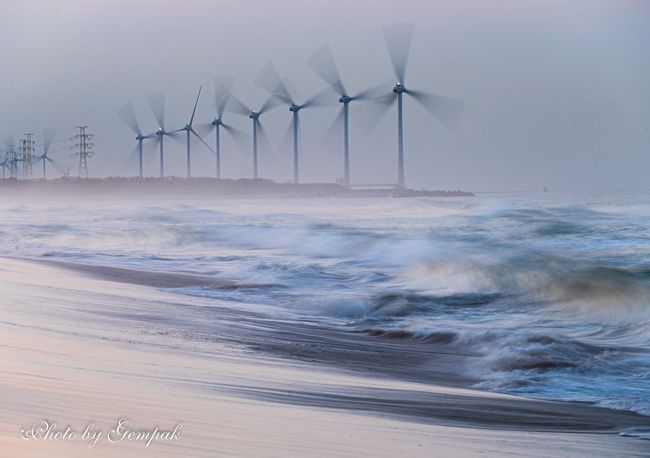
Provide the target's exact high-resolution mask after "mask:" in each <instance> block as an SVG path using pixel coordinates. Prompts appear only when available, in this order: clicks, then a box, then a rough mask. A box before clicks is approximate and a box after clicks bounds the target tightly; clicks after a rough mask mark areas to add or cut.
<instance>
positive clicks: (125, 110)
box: [117, 102, 142, 136]
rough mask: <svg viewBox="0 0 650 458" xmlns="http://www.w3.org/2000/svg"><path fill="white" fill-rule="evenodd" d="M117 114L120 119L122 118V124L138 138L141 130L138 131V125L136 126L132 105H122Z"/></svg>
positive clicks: (136, 121)
mask: <svg viewBox="0 0 650 458" xmlns="http://www.w3.org/2000/svg"><path fill="white" fill-rule="evenodd" d="M117 114H118V115H119V116H120V118H122V121H124V124H126V125H127V126H129V128H130V129H131V130H132V131H133V133H134V134H136V135H138V136H139V135H142V130H140V125H139V124H138V119H137V117H136V115H135V110H134V109H133V103H131V102H129V103H127V104H126V105H124V106H123V107H122V108H120V110H119V111H118V112H117Z"/></svg>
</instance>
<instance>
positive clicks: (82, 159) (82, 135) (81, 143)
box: [72, 126, 95, 178]
mask: <svg viewBox="0 0 650 458" xmlns="http://www.w3.org/2000/svg"><path fill="white" fill-rule="evenodd" d="M87 128H88V126H77V129H79V133H78V134H77V135H75V136H74V137H72V138H73V139H74V140H76V142H77V143H75V145H74V148H75V149H77V148H78V149H79V152H78V153H77V154H78V155H79V178H88V158H89V157H92V155H93V152H92V151H91V150H92V148H93V146H95V144H94V143H91V142H90V140H92V138H93V137H94V135H93V134H87V133H86V129H87Z"/></svg>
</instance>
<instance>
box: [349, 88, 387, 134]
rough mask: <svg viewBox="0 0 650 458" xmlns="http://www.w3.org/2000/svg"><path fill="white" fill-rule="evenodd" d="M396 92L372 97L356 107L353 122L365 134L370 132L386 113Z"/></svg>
mask: <svg viewBox="0 0 650 458" xmlns="http://www.w3.org/2000/svg"><path fill="white" fill-rule="evenodd" d="M395 97H396V94H394V93H390V94H387V95H385V96H383V97H380V98H377V99H372V100H371V101H369V102H368V103H364V104H360V105H359V106H358V107H357V110H358V111H359V113H358V116H353V119H354V122H355V124H357V126H358V127H359V129H360V130H361V131H362V132H363V133H364V134H366V135H368V134H369V133H371V132H372V131H373V130H374V129H375V127H377V124H379V121H381V120H382V118H383V117H384V116H385V115H386V113H387V112H388V110H389V109H390V107H391V106H392V105H393V102H394V101H395Z"/></svg>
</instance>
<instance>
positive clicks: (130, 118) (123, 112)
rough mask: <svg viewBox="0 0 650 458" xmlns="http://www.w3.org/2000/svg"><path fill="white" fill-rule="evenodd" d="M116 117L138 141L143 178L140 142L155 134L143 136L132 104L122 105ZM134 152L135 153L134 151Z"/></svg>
mask: <svg viewBox="0 0 650 458" xmlns="http://www.w3.org/2000/svg"><path fill="white" fill-rule="evenodd" d="M118 115H119V116H120V118H122V121H124V124H126V125H127V126H129V128H130V129H131V130H132V131H133V133H134V134H135V135H136V137H135V139H136V140H137V141H138V146H137V148H138V158H139V162H140V178H142V176H143V165H142V142H143V141H144V140H146V139H148V138H153V137H155V136H156V134H148V135H143V134H142V130H141V129H140V123H138V118H137V116H136V114H135V110H134V109H133V103H131V102H129V103H127V104H126V105H124V106H123V107H122V108H121V109H120V110H119V111H118ZM134 152H135V151H134ZM43 170H45V163H43Z"/></svg>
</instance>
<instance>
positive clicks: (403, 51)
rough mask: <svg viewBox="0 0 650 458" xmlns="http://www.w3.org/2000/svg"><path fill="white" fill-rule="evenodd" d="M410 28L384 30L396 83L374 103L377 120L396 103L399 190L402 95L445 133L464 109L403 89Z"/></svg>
mask: <svg viewBox="0 0 650 458" xmlns="http://www.w3.org/2000/svg"><path fill="white" fill-rule="evenodd" d="M414 28H415V27H414V25H413V24H394V25H390V26H386V27H384V29H383V32H384V38H385V40H386V46H387V48H388V54H389V56H390V59H391V63H392V65H393V71H394V72H395V77H396V78H397V83H396V84H395V86H394V87H393V90H392V93H390V94H388V95H386V96H384V97H381V98H380V99H378V100H377V101H376V103H377V104H378V105H379V106H380V107H381V112H380V116H381V115H383V114H384V113H385V112H386V111H387V110H388V108H389V107H390V106H391V105H392V104H393V102H394V101H395V100H397V185H398V186H399V187H404V186H405V179H404V122H403V109H402V103H403V102H402V99H403V96H404V95H405V94H406V95H409V96H411V97H413V98H414V99H415V101H416V102H418V103H419V104H420V105H422V106H423V107H424V108H425V109H426V110H427V111H428V112H429V113H431V114H432V115H433V116H434V117H435V118H436V119H437V120H438V121H440V123H441V124H442V125H444V126H445V127H447V128H448V129H453V128H454V127H455V126H456V124H457V123H458V121H459V120H460V116H461V114H462V112H463V108H464V105H465V103H464V102H463V101H462V100H458V99H454V98H451V97H445V96H442V95H437V94H430V93H427V92H423V91H418V90H412V89H408V88H407V87H406V83H405V80H406V67H407V64H408V58H409V51H410V48H411V39H412V37H413V30H414ZM376 122H379V118H377V119H376Z"/></svg>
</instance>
